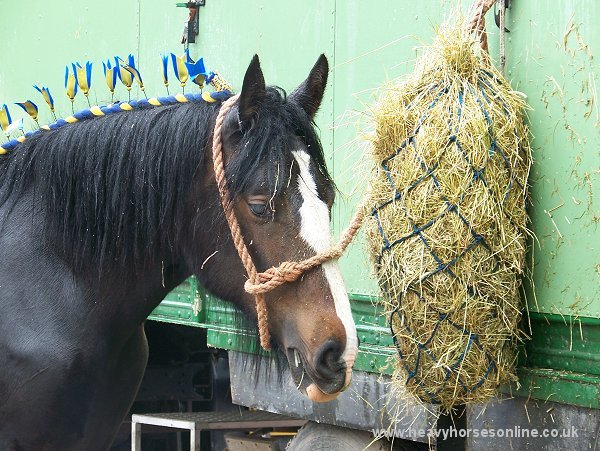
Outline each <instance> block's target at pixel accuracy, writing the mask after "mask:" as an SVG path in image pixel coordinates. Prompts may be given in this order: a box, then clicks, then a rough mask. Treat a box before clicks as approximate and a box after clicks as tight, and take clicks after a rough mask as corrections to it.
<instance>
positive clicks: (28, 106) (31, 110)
mask: <svg viewBox="0 0 600 451" xmlns="http://www.w3.org/2000/svg"><path fill="white" fill-rule="evenodd" d="M15 105H19V106H20V107H21V108H23V109H24V110H25V112H26V113H27V114H29V116H31V119H33V120H34V121H35V122H36V123H37V119H38V107H37V105H36V104H35V103H33V102H32V101H31V100H26V101H25V102H15ZM38 125H39V124H38Z"/></svg>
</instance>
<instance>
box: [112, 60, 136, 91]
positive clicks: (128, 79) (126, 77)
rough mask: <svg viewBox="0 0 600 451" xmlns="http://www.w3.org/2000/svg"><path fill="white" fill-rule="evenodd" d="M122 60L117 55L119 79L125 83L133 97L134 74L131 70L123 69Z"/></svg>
mask: <svg viewBox="0 0 600 451" xmlns="http://www.w3.org/2000/svg"><path fill="white" fill-rule="evenodd" d="M121 61H123V60H122V59H121V58H119V57H118V56H115V69H116V70H117V75H118V76H119V80H121V83H123V84H124V85H125V89H127V91H128V92H129V93H130V94H129V96H130V97H131V85H133V75H132V74H131V72H129V71H127V70H121Z"/></svg>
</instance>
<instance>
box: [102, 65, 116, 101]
mask: <svg viewBox="0 0 600 451" xmlns="http://www.w3.org/2000/svg"><path fill="white" fill-rule="evenodd" d="M102 68H103V69H104V78H105V79H106V86H108V90H109V91H110V97H111V100H112V98H113V97H114V95H115V87H116V85H117V74H118V70H117V68H116V67H112V65H111V64H110V60H107V61H106V63H105V62H104V61H102Z"/></svg>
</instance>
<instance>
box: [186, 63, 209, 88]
mask: <svg viewBox="0 0 600 451" xmlns="http://www.w3.org/2000/svg"><path fill="white" fill-rule="evenodd" d="M185 67H186V69H187V71H188V75H189V76H190V78H191V79H192V82H193V83H196V84H197V85H198V86H199V87H200V89H202V87H203V86H204V80H206V77H207V76H208V74H207V73H206V68H205V67H204V58H200V59H199V60H198V61H196V62H195V63H194V62H186V63H185Z"/></svg>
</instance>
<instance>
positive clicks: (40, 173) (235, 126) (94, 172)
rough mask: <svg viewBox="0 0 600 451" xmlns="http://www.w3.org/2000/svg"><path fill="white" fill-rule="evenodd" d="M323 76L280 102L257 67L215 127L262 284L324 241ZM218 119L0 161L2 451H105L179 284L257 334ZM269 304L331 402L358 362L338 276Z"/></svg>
mask: <svg viewBox="0 0 600 451" xmlns="http://www.w3.org/2000/svg"><path fill="white" fill-rule="evenodd" d="M327 75H328V63H327V59H326V58H325V56H324V55H321V56H320V57H319V59H318V60H317V62H316V64H315V65H314V67H313V68H312V70H311V71H310V73H309V75H308V77H307V78H306V79H305V80H304V81H303V82H302V83H301V84H300V85H299V86H298V87H297V88H296V89H295V90H293V91H292V92H291V93H290V94H289V95H287V94H286V93H285V91H284V90H282V89H281V88H278V87H272V86H269V87H267V86H266V85H265V80H264V76H263V73H262V70H261V68H260V62H259V59H258V57H257V56H254V58H253V59H252V61H251V63H250V64H249V66H248V68H247V70H246V73H245V76H244V80H243V85H242V90H241V92H240V96H239V99H238V100H237V101H236V103H235V105H234V107H233V108H232V109H231V110H230V111H229V113H228V114H227V116H226V117H225V121H224V123H223V127H222V133H221V136H222V143H223V147H222V148H223V158H224V161H225V173H226V177H227V186H228V188H229V191H230V193H231V203H230V208H233V211H234V212H235V215H236V216H237V219H238V221H239V223H240V227H241V230H242V233H243V237H244V241H245V243H246V246H247V247H248V249H249V252H250V254H251V257H252V259H253V261H254V264H255V265H256V267H257V269H258V270H259V271H264V270H266V269H268V268H270V267H273V266H277V265H278V264H279V263H281V262H283V261H293V260H299V259H303V258H306V257H308V256H311V255H314V254H315V253H317V252H321V251H323V249H326V248H327V247H328V246H329V245H330V243H331V235H330V229H329V221H330V211H331V207H332V204H333V201H334V197H335V193H336V191H335V186H334V184H333V181H332V179H331V176H330V175H329V173H328V171H327V167H326V164H325V159H324V155H323V149H322V146H321V143H320V141H319V137H318V133H317V130H316V127H315V124H314V117H315V114H316V113H317V110H318V108H319V105H320V103H321V101H322V98H323V93H324V90H325V86H326V83H327ZM219 107H220V102H215V103H208V102H203V101H195V102H192V101H187V102H184V103H178V104H174V105H167V106H151V105H148V102H145V103H144V105H142V106H138V107H136V108H128V109H131V111H128V112H121V113H115V114H107V115H104V116H102V117H94V118H89V119H85V120H81V121H79V122H77V123H73V124H68V125H65V126H63V127H59V128H56V129H54V130H51V131H43V132H41V133H37V134H36V135H35V136H31V137H30V138H28V139H27V140H25V141H24V142H23V143H21V144H19V145H18V146H17V147H16V148H14V149H13V150H12V151H11V152H8V153H7V154H6V155H2V156H0V368H2V372H1V373H0V449H2V450H4V449H9V450H58V449H60V450H90V449H95V450H96V449H98V450H101V449H107V448H108V447H109V446H110V444H111V442H112V440H113V437H114V436H115V434H116V432H117V430H118V428H119V426H120V425H121V423H122V421H123V419H124V417H125V416H126V415H127V412H128V411H129V409H130V407H131V404H132V402H133V400H134V398H135V395H136V392H137V390H138V388H139V385H140V381H141V379H142V376H143V373H144V369H145V366H146V362H147V356H148V346H147V342H146V338H145V335H144V327H143V324H144V320H145V319H146V317H147V316H148V315H149V314H150V312H151V311H152V310H153V309H154V308H155V307H156V306H157V305H158V304H159V303H160V302H161V300H162V299H163V298H164V297H165V295H166V294H167V293H168V292H169V291H170V290H171V289H173V288H174V287H175V286H177V285H178V284H180V283H181V282H182V281H183V280H185V279H186V278H187V277H189V276H191V275H195V276H196V277H197V278H198V280H199V281H200V283H201V284H202V285H203V286H204V287H205V288H206V289H207V290H208V291H209V292H211V293H212V294H214V295H216V296H218V297H220V298H222V299H224V300H226V301H228V302H231V303H232V304H233V305H234V306H236V307H238V308H239V309H240V310H241V311H242V312H243V313H244V315H246V316H247V317H248V318H250V319H252V318H254V319H255V318H256V310H255V304H254V300H253V298H252V296H250V295H249V294H248V293H246V292H245V291H244V283H245V281H246V277H247V276H246V273H245V271H244V268H243V266H242V263H241V261H240V258H239V256H238V254H237V253H236V249H235V247H234V244H233V241H232V238H231V234H230V232H229V229H228V226H227V222H226V219H225V215H224V211H223V208H222V207H221V205H220V201H219V197H218V189H217V186H216V182H215V173H214V169H213V166H212V158H211V150H212V134H213V129H214V124H215V118H216V116H217V114H218V111H219ZM209 257H210V258H209ZM265 296H266V297H265V299H266V306H267V311H268V330H269V333H270V336H271V342H272V345H273V346H274V347H276V348H277V349H279V350H280V352H282V353H283V354H284V355H285V357H287V359H288V361H289V366H290V368H291V373H292V378H293V379H294V382H295V383H296V384H297V386H298V387H299V389H300V390H304V391H305V392H306V391H307V387H313V389H315V387H316V389H318V390H317V391H316V393H319V394H321V395H327V396H329V397H335V396H336V395H337V394H338V393H340V392H341V391H342V390H344V389H345V388H346V387H347V386H348V384H349V383H350V371H351V368H352V366H353V363H354V359H355V356H356V352H357V336H356V329H355V325H354V322H353V319H352V316H351V311H350V304H349V300H348V296H347V292H346V289H345V287H344V283H343V280H342V276H341V273H340V270H339V268H338V265H337V263H336V262H335V261H329V262H326V263H324V264H322V265H321V266H319V267H317V268H314V269H312V270H310V271H308V272H306V273H305V274H304V275H303V277H302V278H301V279H299V280H297V281H295V282H291V283H287V284H284V285H282V286H280V287H278V288H276V289H275V290H273V291H271V292H270V293H267V294H266V295H265ZM309 384H310V385H309ZM313 392H315V391H314V390H313ZM308 394H309V395H310V393H308ZM327 396H326V398H327V399H329V398H328V397H327Z"/></svg>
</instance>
